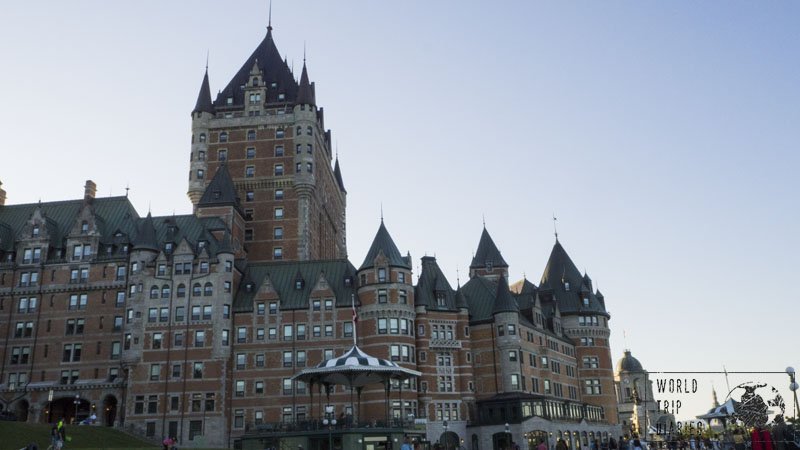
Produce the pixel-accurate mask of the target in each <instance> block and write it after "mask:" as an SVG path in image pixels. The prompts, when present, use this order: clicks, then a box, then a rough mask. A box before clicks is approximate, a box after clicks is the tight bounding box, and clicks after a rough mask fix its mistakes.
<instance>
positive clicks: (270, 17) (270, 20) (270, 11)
mask: <svg viewBox="0 0 800 450" xmlns="http://www.w3.org/2000/svg"><path fill="white" fill-rule="evenodd" d="M267 34H268V35H270V34H272V0H269V18H268V19H267Z"/></svg>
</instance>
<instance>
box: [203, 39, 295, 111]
mask: <svg viewBox="0 0 800 450" xmlns="http://www.w3.org/2000/svg"><path fill="white" fill-rule="evenodd" d="M254 64H257V65H258V68H259V70H261V72H262V78H263V80H264V82H265V83H268V85H267V86H269V88H268V89H267V95H266V99H265V100H266V102H267V103H275V102H281V103H289V104H294V102H295V98H296V96H297V82H296V81H295V80H294V76H293V75H292V71H291V69H289V65H288V64H286V60H285V59H284V58H281V55H280V52H278V48H277V47H276V46H275V42H274V41H273V40H272V29H268V31H267V35H266V36H264V40H262V41H261V43H260V44H259V45H258V47H256V49H255V50H254V51H253V53H252V54H251V55H250V57H249V58H247V60H246V61H245V62H244V64H242V67H241V68H240V69H239V71H237V72H236V75H234V76H233V78H231V81H230V82H228V85H227V86H225V89H223V90H222V91H221V92H220V93H219V94H217V98H216V100H215V101H214V106H215V107H216V108H220V107H224V106H225V105H226V99H227V98H228V97H232V98H233V105H235V106H241V105H244V101H245V98H244V95H245V94H244V90H242V89H241V86H245V85H247V82H248V80H249V79H250V70H251V69H252V68H253V65H254ZM271 83H277V87H276V88H272V85H271ZM279 94H284V96H285V97H284V99H283V100H280V101H279V100H278V95H279Z"/></svg>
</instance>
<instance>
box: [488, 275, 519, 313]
mask: <svg viewBox="0 0 800 450" xmlns="http://www.w3.org/2000/svg"><path fill="white" fill-rule="evenodd" d="M503 312H516V313H518V312H519V306H518V305H517V301H516V300H514V298H513V297H512V296H511V291H509V290H508V282H507V281H506V277H504V276H502V275H500V279H499V280H497V292H496V294H495V297H494V308H492V314H499V313H503Z"/></svg>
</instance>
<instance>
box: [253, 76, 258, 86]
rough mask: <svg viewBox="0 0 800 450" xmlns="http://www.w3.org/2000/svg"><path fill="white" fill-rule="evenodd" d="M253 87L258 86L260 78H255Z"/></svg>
mask: <svg viewBox="0 0 800 450" xmlns="http://www.w3.org/2000/svg"><path fill="white" fill-rule="evenodd" d="M253 86H258V77H253Z"/></svg>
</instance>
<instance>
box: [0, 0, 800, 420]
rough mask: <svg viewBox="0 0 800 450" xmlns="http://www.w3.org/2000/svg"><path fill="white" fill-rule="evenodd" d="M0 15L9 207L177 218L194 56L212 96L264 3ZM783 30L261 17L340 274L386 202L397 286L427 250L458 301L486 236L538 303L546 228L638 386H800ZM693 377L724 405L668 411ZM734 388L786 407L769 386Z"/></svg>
mask: <svg viewBox="0 0 800 450" xmlns="http://www.w3.org/2000/svg"><path fill="white" fill-rule="evenodd" d="M0 17H2V19H3V26H2V27H0V40H1V41H2V42H3V44H2V46H0V60H2V61H3V64H2V69H0V85H2V86H3V88H4V91H5V95H4V99H5V101H4V104H5V107H4V108H2V110H0V133H1V134H2V136H3V138H4V139H3V142H2V144H0V156H1V157H2V159H0V160H1V161H2V164H0V181H2V182H3V188H4V189H5V190H6V191H8V203H9V204H11V203H27V202H35V201H37V200H39V199H42V200H43V201H52V200H60V199H68V198H79V197H80V196H81V195H82V193H83V184H84V182H85V180H87V179H92V180H94V181H95V182H96V183H97V184H98V195H100V196H106V195H121V194H124V188H125V186H126V185H129V186H130V189H131V191H130V197H131V200H132V201H133V203H134V205H135V206H136V208H137V209H138V210H139V213H140V214H146V213H147V210H148V208H150V209H152V211H153V213H154V214H160V215H165V214H172V213H173V211H174V212H176V213H178V214H181V213H188V212H190V211H191V207H190V203H189V201H188V199H187V197H186V190H187V173H188V167H189V161H188V160H189V151H190V148H189V143H190V117H189V115H190V112H191V109H192V108H193V106H194V103H195V100H196V98H197V92H198V89H199V86H200V81H201V79H202V76H203V68H204V66H205V60H206V52H207V51H208V52H209V54H210V65H209V75H210V81H211V89H212V93H216V92H217V90H220V89H222V88H223V87H224V86H225V84H226V83H227V82H228V80H229V79H230V77H232V76H233V74H234V73H235V72H236V70H237V69H238V68H239V67H240V65H241V64H242V63H243V62H244V60H245V59H246V58H247V56H249V54H250V53H251V52H252V51H253V49H254V48H255V47H256V46H257V45H258V43H259V42H260V41H261V39H262V38H263V36H264V34H265V32H266V29H265V27H266V21H267V5H266V1H264V0H261V1H255V0H253V1H235V2H234V1H231V2H221V1H220V2H212V1H210V0H202V1H201V0H192V1H171V2H164V1H155V0H147V1H138V2H124V3H123V2H106V1H101V0H94V1H74V2H62V1H38V2H13V3H12V2H3V3H2V4H0ZM798 24H800V3H797V2H789V1H775V2H757V3H754V2H740V1H732V2H724V3H723V2H704V3H698V2H689V1H680V2H633V1H628V2H533V1H530V2H529V1H524V2H522V1H520V2H511V1H509V2H494V3H493V2H486V1H460V2H455V1H451V2H444V1H442V2H428V1H406V2H391V3H390V2H374V1H367V0H363V1H358V2H356V1H353V2H344V1H339V2H327V1H308V0H293V1H288V0H275V3H274V5H273V26H274V37H275V41H276V43H277V46H278V49H279V50H280V51H281V52H282V53H285V54H286V55H287V57H288V59H289V61H294V67H295V72H296V73H297V74H298V76H299V71H300V67H301V66H302V58H303V45H304V42H305V45H306V48H307V57H308V69H309V74H310V77H311V79H312V81H315V82H316V92H317V101H318V104H319V105H320V106H322V107H324V108H325V123H326V126H328V127H330V128H331V129H332V130H333V138H334V141H335V142H337V143H338V147H339V156H340V161H341V163H342V171H343V174H344V182H345V186H346V187H347V190H348V193H349V195H348V199H347V202H348V209H347V215H348V249H349V252H350V255H351V256H350V257H351V260H352V262H353V263H354V264H356V265H360V263H361V261H362V260H363V258H364V255H365V253H366V250H367V248H368V246H369V244H370V243H371V240H372V238H373V236H374V234H375V231H376V230H377V227H378V224H379V216H380V208H381V206H380V205H381V203H382V204H383V210H384V216H385V219H386V225H387V227H388V229H389V231H390V232H391V234H392V236H393V237H394V239H395V242H396V243H397V245H398V247H400V250H401V251H402V252H405V251H406V250H410V251H411V254H412V257H413V258H414V260H415V263H414V266H415V271H418V266H419V258H420V257H421V256H423V255H425V254H428V255H436V256H437V258H438V260H439V263H440V265H441V266H442V268H443V270H444V271H445V273H446V274H447V275H448V277H449V278H450V282H451V283H452V284H453V285H455V284H456V276H457V275H456V273H457V272H458V273H460V275H461V280H462V281H464V280H465V277H466V274H467V272H468V266H469V263H470V260H471V257H472V252H473V251H474V250H475V248H476V247H477V243H478V238H479V237H480V233H481V227H482V217H485V220H486V226H487V229H488V230H489V232H490V233H491V235H492V237H493V238H494V240H495V242H496V243H497V245H498V247H499V248H500V250H501V251H502V252H503V256H504V257H505V259H506V260H507V261H508V262H509V264H510V265H511V279H512V281H515V280H517V279H520V278H521V277H522V276H523V274H526V275H527V277H528V278H529V279H530V280H531V281H533V282H534V283H536V284H538V281H539V278H540V277H541V274H542V271H543V269H544V266H545V263H546V260H547V257H548V255H549V253H550V249H551V247H552V244H553V240H554V238H553V221H552V216H553V214H554V213H555V214H556V215H557V216H558V231H559V238H560V241H561V243H562V244H563V245H564V247H565V248H566V250H567V252H569V254H570V255H571V256H572V258H573V260H574V261H575V263H576V264H577V265H578V267H579V268H581V269H584V268H585V270H587V271H588V273H589V275H590V276H591V277H592V278H593V280H594V281H595V282H596V284H597V285H599V287H600V289H601V290H602V291H603V294H604V295H605V297H606V304H607V306H608V308H609V311H610V313H611V317H612V320H611V326H612V328H613V333H612V352H613V358H614V359H615V360H616V359H618V358H619V357H621V355H622V351H623V349H624V348H626V347H628V348H630V349H631V350H632V351H633V353H634V355H635V356H637V357H638V358H639V359H640V360H641V361H642V363H643V364H644V365H645V368H646V369H649V370H651V371H680V370H692V371H716V370H722V367H723V365H725V366H726V367H727V369H728V370H731V371H762V370H764V371H782V370H783V369H784V368H785V367H786V366H787V365H793V366H795V367H798V366H800V351H798V345H797V342H798V340H797V335H796V333H797V330H798V326H797V323H798V318H800V317H799V316H800V314H799V313H800V306H798V301H800V294H799V293H798V289H797V286H796V284H797V283H796V280H797V279H798V276H797V274H796V271H797V270H798V264H797V254H798V253H799V252H798V250H800V237H798V233H797V223H798V222H800V207H799V206H800V205H798V203H799V202H798V193H800V181H798V180H800V177H798V174H797V172H798V169H800V156H798V155H800V152H798V149H797V145H798V144H797V143H798V141H800V139H798V138H800V127H798V124H800V87H799V85H798V80H800V58H798V55H800V26H799V25H798ZM623 330H625V331H626V334H627V338H623ZM793 331H794V333H792V332H793ZM792 341H793V342H792ZM711 378H714V383H715V385H716V387H717V389H718V390H719V391H720V397H721V400H722V399H723V398H724V396H725V393H724V391H725V389H724V388H723V387H724V386H725V380H724V377H722V376H718V377H711V376H705V378H703V379H702V380H701V386H700V388H701V390H700V391H699V392H698V393H697V394H696V395H695V396H694V397H686V398H684V405H686V404H689V405H690V407H686V406H684V408H682V409H681V411H680V412H679V416H684V415H686V416H689V417H692V416H694V415H695V414H700V413H702V412H704V411H705V410H706V409H707V408H708V407H710V384H711ZM750 379H756V380H759V381H762V379H763V381H765V382H769V383H770V384H774V385H776V387H778V388H779V389H781V390H782V392H783V393H784V395H785V396H787V397H788V389H787V386H788V378H787V377H786V376H785V375H769V376H766V375H765V376H764V377H760V376H757V375H753V376H749V375H747V376H745V375H743V376H742V379H741V380H740V381H749V380H750ZM730 381H731V385H732V386H733V385H735V384H738V382H736V383H735V382H734V381H735V380H734V377H733V376H732V377H731V380H730ZM740 381H739V382H740ZM676 398H677V397H675V396H673V397H670V399H676ZM787 400H788V398H787ZM687 402H688V403H687ZM692 408H694V409H692Z"/></svg>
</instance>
